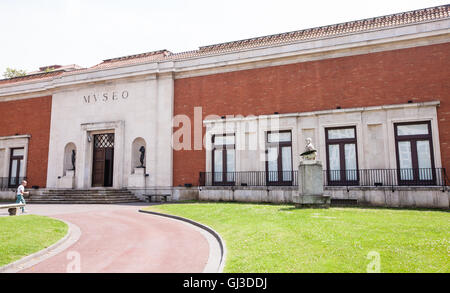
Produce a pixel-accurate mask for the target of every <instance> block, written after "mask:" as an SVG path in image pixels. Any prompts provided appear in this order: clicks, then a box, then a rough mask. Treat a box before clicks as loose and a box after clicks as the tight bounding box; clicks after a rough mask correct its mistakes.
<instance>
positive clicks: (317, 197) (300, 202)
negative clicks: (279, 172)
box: [292, 160, 330, 208]
mask: <svg viewBox="0 0 450 293" xmlns="http://www.w3.org/2000/svg"><path fill="white" fill-rule="evenodd" d="M292 201H293V202H294V204H295V206H296V207H297V208H301V207H318V208H320V207H324V208H328V207H329V206H330V197H329V196H325V195H324V194H323V168H322V162H320V161H316V160H303V161H301V162H300V165H299V167H298V194H296V195H294V196H293V198H292Z"/></svg>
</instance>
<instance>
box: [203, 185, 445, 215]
mask: <svg viewBox="0 0 450 293" xmlns="http://www.w3.org/2000/svg"><path fill="white" fill-rule="evenodd" d="M443 190H444V189H443V187H438V186H436V187H395V189H394V191H392V188H388V187H349V188H348V191H347V187H325V188H324V192H325V194H327V195H329V196H330V199H353V200H357V203H358V205H359V206H373V207H393V208H431V209H445V210H448V209H449V201H450V190H449V189H448V187H447V188H446V189H445V191H443ZM295 195H298V189H297V187H295V186H282V187H280V186H268V187H248V186H233V187H228V186H211V187H200V188H199V191H198V199H199V200H202V201H217V202H218V201H229V202H249V203H274V204H295V203H294V201H293V197H294V196H295Z"/></svg>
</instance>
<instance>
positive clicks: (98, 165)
mask: <svg viewBox="0 0 450 293" xmlns="http://www.w3.org/2000/svg"><path fill="white" fill-rule="evenodd" d="M105 154H106V152H105V149H104V148H94V166H93V167H92V186H94V187H96V186H97V187H98V186H103V182H104V179H105Z"/></svg>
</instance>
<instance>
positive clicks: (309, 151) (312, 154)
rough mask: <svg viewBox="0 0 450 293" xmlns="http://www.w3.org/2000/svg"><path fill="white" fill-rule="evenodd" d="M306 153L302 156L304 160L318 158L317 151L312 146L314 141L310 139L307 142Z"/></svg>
mask: <svg viewBox="0 0 450 293" xmlns="http://www.w3.org/2000/svg"><path fill="white" fill-rule="evenodd" d="M305 141H306V146H305V151H304V152H303V153H301V154H300V156H301V157H302V158H303V159H304V160H315V159H316V156H317V150H316V148H315V147H314V145H313V144H312V139H311V138H310V137H308V138H307V139H306V140H305Z"/></svg>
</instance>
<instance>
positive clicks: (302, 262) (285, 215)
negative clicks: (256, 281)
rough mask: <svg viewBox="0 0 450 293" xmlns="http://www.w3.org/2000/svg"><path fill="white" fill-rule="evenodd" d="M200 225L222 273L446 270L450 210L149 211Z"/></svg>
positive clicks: (236, 207)
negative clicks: (219, 242)
mask: <svg viewBox="0 0 450 293" xmlns="http://www.w3.org/2000/svg"><path fill="white" fill-rule="evenodd" d="M147 209H148V210H151V211H156V212H163V213H168V214H173V215H178V216H182V217H186V218H189V219H192V220H195V221H198V222H200V223H203V224H206V225H208V226H210V227H212V228H213V229H214V230H216V231H217V232H219V234H220V235H221V236H222V238H223V239H224V240H225V243H226V246H227V250H228V255H227V259H226V265H225V272H230V273H231V272H233V273H241V272H242V273H244V272H261V273H262V272H270V273H275V272H362V273H365V272H367V267H368V265H369V263H371V262H372V261H373V260H374V259H373V258H370V257H369V258H368V254H369V252H371V251H375V252H376V253H379V255H380V271H381V272H382V273H387V272H441V273H449V272H450V214H449V213H448V212H445V211H427V210H400V209H375V208H330V209H293V207H292V206H288V205H263V204H239V203H189V204H166V205H158V206H152V207H149V208H147Z"/></svg>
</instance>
